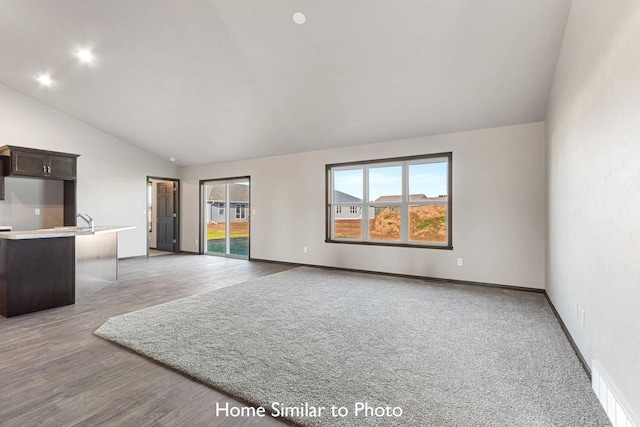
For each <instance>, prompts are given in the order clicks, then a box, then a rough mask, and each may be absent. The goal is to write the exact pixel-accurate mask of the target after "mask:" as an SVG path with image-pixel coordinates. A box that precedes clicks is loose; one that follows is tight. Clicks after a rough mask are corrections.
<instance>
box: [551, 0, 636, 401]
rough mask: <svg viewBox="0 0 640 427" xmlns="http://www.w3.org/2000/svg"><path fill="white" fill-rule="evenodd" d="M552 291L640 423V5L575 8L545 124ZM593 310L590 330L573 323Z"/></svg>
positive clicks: (585, 1)
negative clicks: (639, 416)
mask: <svg viewBox="0 0 640 427" xmlns="http://www.w3.org/2000/svg"><path fill="white" fill-rule="evenodd" d="M547 156H548V159H547V163H548V165H547V168H548V184H547V185H548V233H547V239H548V248H547V292H548V293H549V295H550V297H551V300H552V301H553V303H554V305H555V306H556V308H557V309H558V311H559V313H560V315H561V317H562V318H563V320H564V322H565V323H566V325H567V327H568V329H569V331H570V332H571V335H572V336H573V338H574V339H575V341H576V343H577V345H578V347H579V348H580V350H581V352H582V353H583V355H584V356H585V358H586V359H587V361H591V359H597V360H599V361H600V362H601V363H602V365H603V366H604V368H605V370H606V371H607V372H608V373H609V375H610V377H611V379H612V380H613V381H614V382H615V383H616V385H617V387H618V388H619V390H620V392H621V393H622V394H623V395H624V398H626V400H627V401H628V402H629V404H630V405H631V406H632V409H633V410H634V411H635V413H636V414H640V308H638V304H640V3H638V1H637V0H609V1H601V0H580V1H574V2H573V5H572V9H571V13H570V16H569V21H568V25H567V29H566V33H565V38H564V42H563V46H562V51H561V54H560V58H559V62H558V67H557V70H556V76H555V81H554V86H553V90H552V95H551V101H550V105H549V110H548V117H547ZM575 303H578V304H579V306H580V308H584V309H585V314H586V317H585V320H586V324H585V327H582V326H581V324H580V321H579V320H578V319H577V318H576V316H575V314H574V310H575Z"/></svg>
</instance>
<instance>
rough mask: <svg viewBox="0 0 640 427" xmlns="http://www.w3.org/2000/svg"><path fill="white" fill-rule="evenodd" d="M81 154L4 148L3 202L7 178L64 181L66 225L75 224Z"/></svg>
mask: <svg viewBox="0 0 640 427" xmlns="http://www.w3.org/2000/svg"><path fill="white" fill-rule="evenodd" d="M78 157H79V155H78V154H70V153H60V152H57V151H47V150H38V149H35V148H26V147H17V146H15V145H5V146H4V147H0V200H4V177H5V176H14V177H22V178H40V179H56V180H61V181H64V225H75V224H76V218H75V215H76V178H77V162H78Z"/></svg>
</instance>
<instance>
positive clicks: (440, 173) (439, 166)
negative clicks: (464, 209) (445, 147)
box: [409, 162, 447, 197]
mask: <svg viewBox="0 0 640 427" xmlns="http://www.w3.org/2000/svg"><path fill="white" fill-rule="evenodd" d="M409 194H424V195H425V196H427V197H438V196H440V195H447V162H438V163H420V164H415V165H409Z"/></svg>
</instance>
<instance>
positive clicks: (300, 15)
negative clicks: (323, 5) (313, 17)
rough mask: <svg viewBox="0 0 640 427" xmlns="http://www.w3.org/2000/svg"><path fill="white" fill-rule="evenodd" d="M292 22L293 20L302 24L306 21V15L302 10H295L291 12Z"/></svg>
mask: <svg viewBox="0 0 640 427" xmlns="http://www.w3.org/2000/svg"><path fill="white" fill-rule="evenodd" d="M293 22H295V23H296V24H298V25H302V24H304V23H305V22H307V17H306V16H304V13H302V12H296V13H294V14H293Z"/></svg>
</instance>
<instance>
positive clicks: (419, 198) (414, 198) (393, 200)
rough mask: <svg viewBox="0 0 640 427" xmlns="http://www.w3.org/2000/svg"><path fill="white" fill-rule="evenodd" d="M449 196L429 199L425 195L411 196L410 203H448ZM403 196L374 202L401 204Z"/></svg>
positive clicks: (387, 197)
mask: <svg viewBox="0 0 640 427" xmlns="http://www.w3.org/2000/svg"><path fill="white" fill-rule="evenodd" d="M446 200H447V196H439V197H427V196H425V195H424V194H409V202H426V201H446ZM400 202H402V196H401V195H397V196H380V197H378V198H377V199H375V200H374V203H400Z"/></svg>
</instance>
